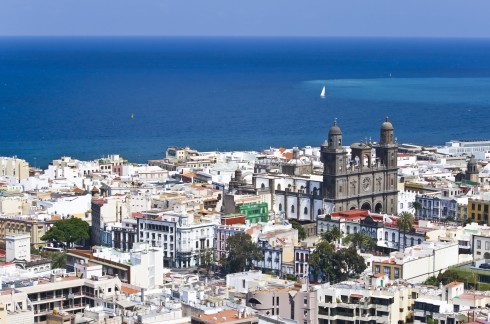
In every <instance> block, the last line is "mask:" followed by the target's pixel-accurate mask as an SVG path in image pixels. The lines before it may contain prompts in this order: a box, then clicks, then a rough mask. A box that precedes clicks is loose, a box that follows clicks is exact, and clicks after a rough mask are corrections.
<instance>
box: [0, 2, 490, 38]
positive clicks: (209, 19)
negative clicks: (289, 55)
mask: <svg viewBox="0 0 490 324" xmlns="http://www.w3.org/2000/svg"><path fill="white" fill-rule="evenodd" d="M489 17H490V0H295V1H292V0H173V1H168V0H0V36H20V35H29V36H50V35H62V36H72V35H73V36H112V35H113V36H124V35H127V36H137V35H138V36H139V35H142V36H338V37H345V36H348V37H350V36H352V37H356V36H360V37H490V18H489Z"/></svg>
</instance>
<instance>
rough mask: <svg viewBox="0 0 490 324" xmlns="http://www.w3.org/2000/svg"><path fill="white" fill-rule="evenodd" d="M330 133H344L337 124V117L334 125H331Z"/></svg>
mask: <svg viewBox="0 0 490 324" xmlns="http://www.w3.org/2000/svg"><path fill="white" fill-rule="evenodd" d="M328 135H342V131H341V130H340V127H339V126H337V119H335V120H334V121H333V125H332V127H330V130H329V131H328Z"/></svg>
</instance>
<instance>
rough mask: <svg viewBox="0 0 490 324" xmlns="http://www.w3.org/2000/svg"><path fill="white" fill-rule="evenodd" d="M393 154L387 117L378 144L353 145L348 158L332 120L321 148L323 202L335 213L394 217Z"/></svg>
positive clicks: (395, 174)
mask: <svg viewBox="0 0 490 324" xmlns="http://www.w3.org/2000/svg"><path fill="white" fill-rule="evenodd" d="M373 153H375V154H376V159H375V160H373ZM397 153H398V146H397V144H396V143H395V137H394V128H393V125H392V124H391V122H390V121H389V119H388V118H386V120H385V122H384V123H383V124H382V125H381V129H380V142H379V144H377V145H374V144H372V143H368V142H365V143H353V144H352V145H351V156H348V154H347V151H346V150H345V149H344V147H342V131H341V130H340V128H339V127H338V125H337V121H334V123H333V126H332V127H331V128H330V130H329V132H328V139H327V140H326V141H325V142H324V143H323V145H322V146H321V160H322V162H323V190H322V192H323V199H324V202H325V203H328V204H330V205H331V207H333V209H334V210H335V211H345V210H350V209H368V210H372V211H374V212H385V213H393V214H396V213H397V200H398V199H397V198H398V191H397V182H398V181H397V173H398V166H397Z"/></svg>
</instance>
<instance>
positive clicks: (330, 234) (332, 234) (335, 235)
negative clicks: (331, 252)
mask: <svg viewBox="0 0 490 324" xmlns="http://www.w3.org/2000/svg"><path fill="white" fill-rule="evenodd" d="M341 237H342V232H341V231H340V229H339V228H338V227H332V229H331V230H328V231H326V232H324V233H322V235H321V239H322V240H323V241H326V242H329V243H332V242H337V241H338V240H340V238H341Z"/></svg>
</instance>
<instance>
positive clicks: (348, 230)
mask: <svg viewBox="0 0 490 324" xmlns="http://www.w3.org/2000/svg"><path fill="white" fill-rule="evenodd" d="M347 234H350V226H349V225H347Z"/></svg>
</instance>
